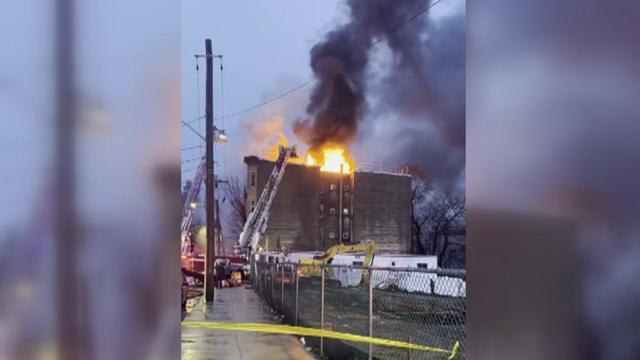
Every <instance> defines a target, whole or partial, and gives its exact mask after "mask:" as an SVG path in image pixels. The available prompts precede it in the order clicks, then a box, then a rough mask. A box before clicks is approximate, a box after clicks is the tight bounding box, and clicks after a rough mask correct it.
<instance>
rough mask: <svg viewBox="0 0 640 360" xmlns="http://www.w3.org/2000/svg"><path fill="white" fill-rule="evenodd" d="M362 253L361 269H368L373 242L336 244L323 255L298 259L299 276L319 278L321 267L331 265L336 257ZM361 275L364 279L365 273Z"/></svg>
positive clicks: (371, 259) (374, 249) (372, 252)
mask: <svg viewBox="0 0 640 360" xmlns="http://www.w3.org/2000/svg"><path fill="white" fill-rule="evenodd" d="M362 252H363V253H365V257H364V261H363V262H362V267H364V268H368V267H370V266H371V264H372V263H373V256H374V254H375V252H376V243H375V241H369V242H366V243H362V244H353V245H347V244H338V245H334V246H332V247H330V248H329V249H328V250H327V251H325V253H324V254H322V255H317V256H314V257H313V258H312V259H300V265H302V266H300V276H302V277H308V276H320V275H321V272H322V267H323V266H325V265H327V264H331V261H332V260H333V258H334V257H335V256H336V255H338V254H348V253H362ZM362 274H363V275H362V276H363V279H364V278H365V274H366V272H365V271H363V272H362Z"/></svg>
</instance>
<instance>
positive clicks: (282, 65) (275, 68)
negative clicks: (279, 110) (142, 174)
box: [182, 0, 344, 181]
mask: <svg viewBox="0 0 640 360" xmlns="http://www.w3.org/2000/svg"><path fill="white" fill-rule="evenodd" d="M343 13H344V5H341V1H339V0H325V1H297V0H283V1H269V0H258V1H252V2H250V3H249V2H243V1H227V2H223V1H210V0H184V1H183V2H182V116H183V119H184V120H185V121H187V120H191V119H195V118H197V117H198V116H200V115H201V114H203V113H204V80H205V72H204V61H203V60H204V59H202V60H201V61H200V108H198V92H197V89H198V86H197V73H196V69H195V59H194V54H196V53H197V54H202V53H204V39H205V38H211V39H212V41H213V52H214V53H215V54H222V55H223V56H224V60H223V61H224V112H225V113H233V112H236V111H239V110H242V109H245V108H247V107H250V106H253V105H255V104H257V103H260V102H262V101H263V100H265V99H267V98H270V97H272V96H275V95H277V94H279V93H280V92H282V91H286V90H288V89H289V88H291V87H295V86H296V85H298V84H299V83H302V82H304V81H306V80H308V79H310V78H311V70H310V68H309V49H310V48H311V47H312V46H313V44H315V43H316V42H317V41H319V40H320V39H321V38H322V37H323V35H324V34H325V33H326V32H327V31H328V30H330V29H331V28H332V27H333V26H334V25H335V24H336V23H338V22H340V21H341V19H343V16H342V14H343ZM214 69H215V72H214V84H215V88H214V98H215V100H214V104H215V108H214V114H215V116H216V117H218V116H220V115H221V114H222V92H221V81H220V70H219V63H215V64H214ZM308 91H309V89H308V88H304V89H301V90H300V91H299V94H295V95H294V96H293V98H295V99H296V100H298V103H299V104H300V106H301V107H300V110H302V109H304V106H305V105H306V103H305V102H306V97H307V94H308ZM288 102H289V103H290V102H291V100H288ZM273 106H277V104H274V105H273ZM261 114H262V113H261V111H254V112H251V113H248V114H246V115H244V116H238V117H234V118H232V119H226V120H225V122H224V125H225V128H226V131H227V133H228V136H229V139H230V141H229V144H228V145H226V149H225V150H224V153H226V161H225V156H224V154H223V153H222V152H223V150H222V147H220V146H218V147H216V151H217V152H218V154H216V158H217V159H218V161H219V166H218V168H217V169H218V170H219V171H221V173H223V175H224V172H225V170H227V172H231V173H237V174H241V171H242V170H243V164H242V156H244V155H245V152H247V151H250V150H247V147H246V146H247V145H248V144H247V141H248V137H247V131H246V128H245V127H243V126H242V125H241V124H242V123H247V122H251V121H259V120H260V119H258V118H257V117H259V116H260V115H261ZM197 124H198V123H197V122H196V123H195V125H196V126H195V127H196V128H197V127H198V125H197ZM216 125H217V126H218V127H221V126H222V122H220V121H218V122H217V124H216ZM200 126H201V127H202V130H203V131H204V121H201V122H200ZM198 139H199V138H198V137H197V136H196V135H195V134H193V133H192V132H191V131H190V130H187V129H185V128H183V135H182V141H183V148H184V147H190V146H194V145H198V144H199V141H198ZM255 150H257V151H261V149H254V151H255ZM197 154H198V150H191V151H183V152H182V158H183V161H184V160H190V159H193V158H194V157H197ZM225 163H226V169H225ZM196 165H197V161H188V162H185V163H183V171H184V170H188V169H192V168H194V167H195V166H196ZM194 173H195V170H192V171H184V172H183V181H185V180H186V179H188V178H191V177H192V176H193V174H194Z"/></svg>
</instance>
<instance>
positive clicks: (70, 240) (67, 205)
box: [54, 0, 86, 360]
mask: <svg viewBox="0 0 640 360" xmlns="http://www.w3.org/2000/svg"><path fill="white" fill-rule="evenodd" d="M74 3H75V1H74V0H58V1H57V2H56V6H55V10H56V11H55V44H56V46H55V48H54V49H55V70H56V71H55V73H56V76H55V111H56V112H55V127H56V133H55V153H54V154H55V155H54V157H55V165H56V166H55V169H56V170H55V188H56V191H55V194H54V196H55V206H56V212H55V214H54V216H55V218H54V223H55V230H54V231H55V235H54V236H55V259H56V262H55V264H56V266H55V270H56V273H55V284H54V285H55V293H56V299H55V306H56V312H55V314H56V319H55V320H56V324H55V326H56V334H57V340H58V349H57V355H58V356H57V357H58V358H60V359H71V360H74V359H79V358H81V357H82V356H81V355H80V354H81V353H82V350H81V349H80V344H79V341H78V339H79V335H80V334H79V331H78V328H79V326H78V308H77V306H78V302H77V293H78V287H77V285H78V278H77V267H76V258H77V256H76V249H77V239H78V238H77V231H76V230H77V223H76V208H75V203H76V197H75V195H76V194H75V189H74V187H75V185H76V182H75V180H76V179H75V170H76V169H75V161H74V158H75V156H74V155H75V136H74V135H75V127H76V122H77V113H76V105H77V104H76V94H75V90H74V89H75V88H74V86H75V73H74V68H75V62H74V58H75V57H74V54H75V52H74V45H75V42H74V40H75V39H74V38H75V36H74V26H73V24H74V20H75V6H74ZM85 355H86V354H85Z"/></svg>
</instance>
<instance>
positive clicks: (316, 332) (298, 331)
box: [182, 321, 460, 359]
mask: <svg viewBox="0 0 640 360" xmlns="http://www.w3.org/2000/svg"><path fill="white" fill-rule="evenodd" d="M182 326H185V327H193V328H206V329H214V330H230V331H249V332H264V333H271V334H287V335H301V336H316V337H325V338H331V339H338V340H346V341H354V342H364V343H370V344H374V345H382V346H391V347H398V348H404V349H412V350H421V351H430V352H435V353H442V354H448V355H449V359H454V358H455V357H456V355H457V353H458V350H459V348H460V343H459V342H458V341H456V343H455V344H454V345H453V348H452V349H451V350H448V349H441V348H436V347H431V346H424V345H418V344H412V343H408V342H404V341H397V340H389V339H381V338H375V337H370V336H362V335H354V334H348V333H343V332H337V331H331V330H324V329H316V328H308V327H302V326H290V325H279V324H260V323H225V322H208V321H206V322H202V321H185V322H183V323H182Z"/></svg>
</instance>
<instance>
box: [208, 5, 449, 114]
mask: <svg viewBox="0 0 640 360" xmlns="http://www.w3.org/2000/svg"><path fill="white" fill-rule="evenodd" d="M442 1H443V0H436V1H434V2H433V3H429V1H427V2H428V5H427V6H426V7H424V8H422V9H421V10H419V11H418V12H417V13H416V14H415V15H413V16H411V17H410V18H408V19H407V20H406V21H405V22H404V23H402V24H400V25H399V26H397V27H396V28H395V29H393V30H392V31H391V33H395V32H396V31H398V30H400V29H401V28H403V27H404V26H406V25H407V24H409V23H410V22H412V21H414V20H415V19H417V18H418V17H420V16H421V15H423V14H425V13H426V12H427V11H428V10H429V9H431V8H432V7H434V6H435V5H437V4H439V3H440V2H442ZM388 36H389V35H386V36H381V37H379V38H376V39H375V40H373V41H372V42H371V43H370V44H369V45H368V46H367V49H370V48H372V47H373V46H375V45H376V44H378V43H379V42H381V41H382V40H384V39H386V38H387V37H388ZM316 80H317V78H315V77H314V78H312V79H309V80H307V81H305V82H302V83H300V84H299V85H297V86H295V87H293V88H291V89H289V90H287V91H285V92H283V93H280V94H279V95H276V96H273V97H271V98H268V99H267V100H265V101H262V102H260V103H258V104H256V105H253V106H250V107H248V108H246V109H243V110H239V111H236V112H234V113H231V114H229V115H226V114H223V116H221V117H218V118H214V120H223V121H224V119H230V118H234V117H237V116H240V115H244V114H246V113H248V112H251V111H253V110H256V109H259V108H261V107H263V106H265V105H268V104H270V103H272V102H274V101H278V100H280V99H282V98H283V97H286V96H288V95H290V94H292V93H294V92H296V91H298V90H300V89H302V88H304V87H306V86H307V85H309V84H311V83H314V82H315V81H316Z"/></svg>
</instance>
